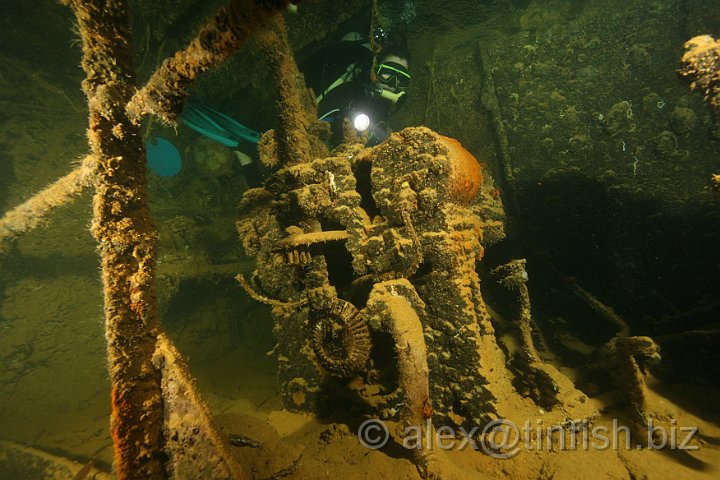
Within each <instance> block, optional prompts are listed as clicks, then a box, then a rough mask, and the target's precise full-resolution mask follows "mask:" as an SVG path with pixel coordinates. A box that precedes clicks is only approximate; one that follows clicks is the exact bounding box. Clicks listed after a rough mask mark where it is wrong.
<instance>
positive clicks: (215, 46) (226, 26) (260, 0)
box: [127, 0, 289, 124]
mask: <svg viewBox="0 0 720 480" xmlns="http://www.w3.org/2000/svg"><path fill="white" fill-rule="evenodd" d="M288 3H289V0H231V1H230V3H228V4H227V5H226V6H225V7H224V8H222V9H221V10H220V11H219V12H218V13H217V14H216V15H215V17H214V18H213V19H212V20H210V21H209V22H208V23H207V24H206V25H205V26H204V27H203V28H202V30H200V33H198V35H197V36H196V37H195V38H194V39H193V40H192V42H190V45H188V47H187V48H186V49H184V50H180V51H178V52H176V53H175V55H174V56H173V57H170V58H168V59H167V60H165V61H164V62H163V64H162V66H160V68H158V69H157V70H156V71H155V73H154V74H153V75H152V76H151V77H150V80H148V82H147V84H146V85H145V86H144V87H143V88H142V89H141V90H139V91H138V92H137V93H136V94H135V95H134V96H133V98H132V100H131V101H130V103H129V104H128V106H127V108H128V112H129V114H130V117H131V118H132V119H133V120H134V121H135V122H138V123H139V122H140V120H141V119H142V117H143V116H145V115H147V114H152V115H156V116H157V117H159V118H160V119H162V120H163V121H164V122H166V123H170V124H172V123H175V118H176V117H177V115H178V114H180V112H181V110H182V106H183V103H184V102H185V97H186V96H187V91H188V88H189V87H190V85H191V84H192V83H193V82H194V81H195V79H196V78H197V77H198V75H200V74H201V73H203V72H206V71H208V70H210V69H211V68H212V67H214V66H215V65H217V64H218V63H220V62H223V61H225V60H227V59H228V58H229V57H230V56H231V55H232V54H234V53H235V52H236V51H238V50H239V49H240V47H241V46H242V45H243V44H244V43H245V42H246V41H247V39H248V38H250V36H251V35H252V34H253V33H254V32H255V31H256V30H258V28H259V27H261V26H262V25H263V24H264V22H265V21H266V20H267V19H268V18H270V17H272V16H273V14H275V13H277V12H278V11H280V10H281V9H283V8H285V7H286V6H287V4H288Z"/></svg>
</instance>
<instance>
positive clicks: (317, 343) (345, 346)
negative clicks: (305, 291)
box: [310, 298, 370, 378]
mask: <svg viewBox="0 0 720 480" xmlns="http://www.w3.org/2000/svg"><path fill="white" fill-rule="evenodd" d="M310 325H311V328H312V335H311V343H312V347H313V350H314V351H315V355H316V356H317V359H318V361H319V362H320V365H322V367H323V368H324V369H325V370H327V371H328V372H330V374H331V375H333V376H334V377H338V378H348V377H351V376H353V375H355V374H357V373H359V372H361V371H363V370H364V369H365V365H366V364H367V361H368V358H369V357H370V330H369V329H368V325H367V322H365V319H364V318H363V316H362V315H360V312H359V311H358V309H357V308H355V306H354V305H353V304H351V303H350V302H346V301H345V300H341V299H339V298H335V299H332V300H331V301H330V303H329V304H328V305H327V306H325V308H323V309H321V310H315V311H313V312H312V313H311V322H310Z"/></svg>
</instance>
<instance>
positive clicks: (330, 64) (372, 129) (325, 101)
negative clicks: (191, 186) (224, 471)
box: [148, 29, 410, 187]
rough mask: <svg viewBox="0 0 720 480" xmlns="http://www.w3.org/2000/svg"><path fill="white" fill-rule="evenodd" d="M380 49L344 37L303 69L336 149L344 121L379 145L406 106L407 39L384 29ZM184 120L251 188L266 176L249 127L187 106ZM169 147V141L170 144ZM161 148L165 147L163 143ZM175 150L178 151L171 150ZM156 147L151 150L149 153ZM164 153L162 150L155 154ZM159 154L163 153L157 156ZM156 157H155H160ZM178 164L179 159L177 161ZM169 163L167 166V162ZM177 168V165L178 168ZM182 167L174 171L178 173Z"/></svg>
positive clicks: (379, 37)
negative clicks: (228, 157) (233, 163)
mask: <svg viewBox="0 0 720 480" xmlns="http://www.w3.org/2000/svg"><path fill="white" fill-rule="evenodd" d="M374 42H375V44H376V45H380V46H381V49H380V52H379V54H378V55H377V56H376V57H375V56H374V55H373V52H372V45H371V43H370V42H369V41H368V40H367V39H366V38H363V37H362V36H361V35H360V34H358V33H356V32H353V33H349V34H347V35H345V36H344V37H343V38H342V40H341V41H340V42H339V45H337V46H334V47H332V48H330V49H329V50H328V51H326V53H325V54H324V55H318V56H315V57H314V58H313V59H311V60H314V61H315V63H317V62H318V61H320V62H321V64H320V65H315V66H312V65H303V67H304V68H302V69H301V70H302V71H304V72H306V73H305V78H306V82H307V84H308V86H309V87H311V88H313V91H314V92H316V94H317V92H320V94H319V95H317V97H316V102H317V105H318V115H319V116H320V117H319V120H323V121H326V122H328V123H330V124H331V126H332V132H333V134H332V138H331V144H332V146H336V145H338V144H340V143H341V142H342V139H343V126H344V122H345V121H346V120H348V121H350V122H351V125H353V126H354V128H355V129H356V130H357V131H358V132H367V135H368V136H367V144H368V145H370V146H372V145H377V144H379V143H381V142H382V141H384V140H385V139H386V138H387V136H388V131H389V128H388V124H387V121H388V117H389V116H390V115H391V114H392V113H394V112H395V111H396V110H397V109H398V108H399V107H400V106H401V105H402V103H403V102H404V100H405V96H406V94H407V88H408V86H409V84H410V72H409V70H408V67H409V57H410V55H409V52H408V50H407V48H406V47H405V42H404V38H402V37H398V38H396V39H390V38H389V37H388V35H386V34H385V33H384V32H383V31H382V30H381V29H378V30H377V31H376V33H375V36H374ZM180 120H181V121H182V122H183V124H184V125H186V126H187V127H189V128H191V129H193V130H195V131H196V132H198V133H200V134H202V135H204V136H206V137H208V138H210V139H212V140H214V141H216V142H218V143H221V144H223V145H225V146H227V147H229V148H231V149H232V150H233V152H234V153H235V156H236V157H237V159H238V160H239V163H240V166H241V170H242V172H243V175H244V176H245V179H246V180H247V182H248V185H250V186H251V187H257V186H259V185H260V184H261V183H262V181H263V180H264V177H265V176H266V174H267V172H265V171H264V169H263V167H262V166H260V165H259V162H258V160H257V153H256V151H257V143H258V142H259V141H260V136H261V134H260V132H257V131H255V130H252V129H251V128H248V127H246V126H245V125H243V124H241V123H240V122H238V121H237V120H234V119H233V118H231V117H229V116H227V115H225V114H224V113H222V112H219V111H217V110H214V109H212V108H210V107H207V106H202V105H197V104H193V103H189V102H188V103H186V105H185V108H184V110H183V112H182V114H181V115H180ZM160 140H162V139H160ZM166 143H167V142H166ZM161 147H167V146H166V145H164V144H162V145H161ZM155 148H156V147H155V145H153V144H151V143H148V160H149V163H150V166H151V168H153V169H154V170H155V171H158V169H157V168H155V167H153V164H155V165H161V164H160V163H159V162H157V161H155V162H153V155H152V152H153V151H155V150H154V149H155ZM173 148H174V147H173ZM151 149H152V150H151ZM157 151H158V152H160V150H157ZM158 155H159V153H158ZM156 156H157V155H156ZM177 161H178V162H179V157H178V160H177ZM165 164H167V162H165ZM174 165H175V164H174ZM176 170H177V171H179V167H178V168H176V169H173V172H174V173H172V174H175V173H177V171H176Z"/></svg>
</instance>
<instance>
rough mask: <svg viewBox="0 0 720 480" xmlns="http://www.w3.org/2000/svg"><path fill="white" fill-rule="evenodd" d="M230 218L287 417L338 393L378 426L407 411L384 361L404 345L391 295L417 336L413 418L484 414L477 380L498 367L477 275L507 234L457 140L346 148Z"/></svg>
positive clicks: (484, 395) (483, 387)
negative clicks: (266, 331)
mask: <svg viewBox="0 0 720 480" xmlns="http://www.w3.org/2000/svg"><path fill="white" fill-rule="evenodd" d="M240 212H241V214H240V219H239V221H238V230H239V233H240V236H241V238H242V242H243V246H244V249H245V251H246V253H247V254H249V255H251V256H254V257H255V258H256V260H257V268H256V270H255V272H254V273H253V276H252V278H251V279H249V281H247V282H246V281H245V280H244V279H241V281H242V282H243V283H244V284H245V286H246V288H247V289H248V291H249V292H250V293H251V294H252V295H253V296H254V297H255V298H257V299H259V300H262V301H265V302H267V303H271V304H272V305H273V316H274V321H275V325H274V333H275V335H276V338H277V346H276V348H275V350H274V353H275V355H276V357H277V361H278V366H279V367H278V368H279V378H280V381H281V383H282V388H283V399H284V402H285V405H286V406H287V407H288V408H291V409H299V410H310V411H318V410H322V409H323V408H324V407H325V406H328V402H330V401H332V399H333V398H336V395H337V392H338V390H343V391H344V392H345V395H348V392H350V393H351V394H352V395H353V398H355V399H357V403H358V404H365V405H366V406H369V407H370V408H371V409H373V411H374V413H376V414H378V415H381V416H384V417H392V416H394V415H396V414H397V413H398V405H402V404H403V403H405V404H406V405H407V403H408V402H407V399H405V398H404V392H403V391H402V390H403V389H402V388H399V384H400V383H401V382H399V381H398V372H397V366H396V365H395V363H396V361H395V360H394V359H395V358H397V356H398V354H397V353H398V349H402V348H410V346H411V345H412V343H411V342H408V343H407V344H403V343H402V340H400V341H398V337H397V336H395V337H393V336H391V335H390V334H389V333H388V332H389V331H390V330H391V329H390V328H389V325H388V321H389V320H388V318H389V317H388V315H386V314H387V311H386V310H388V308H389V300H388V299H390V300H392V298H393V297H394V296H397V297H401V298H402V299H404V301H405V304H406V305H407V306H408V307H409V308H411V309H412V310H413V311H414V313H415V314H416V315H417V317H418V318H419V320H420V321H419V322H417V324H416V328H417V329H422V332H421V337H418V338H421V340H420V341H421V342H424V344H425V349H426V352H427V353H426V360H427V367H428V368H427V369H426V370H429V391H428V398H425V399H414V402H415V404H418V402H419V405H422V406H423V415H425V416H428V415H429V414H433V413H434V415H435V416H436V418H437V417H438V416H439V417H440V418H441V419H446V420H450V421H451V422H452V423H455V424H461V423H465V422H471V423H474V424H481V423H484V422H486V421H487V420H488V419H489V418H494V416H495V415H496V412H495V411H494V400H495V397H494V395H493V392H492V386H491V385H490V384H491V383H492V379H490V378H487V376H488V375H487V374H486V372H487V371H491V370H492V365H496V366H498V367H500V368H498V370H500V369H501V368H502V365H503V364H502V363H498V362H502V353H501V352H500V351H499V349H498V347H497V344H496V342H495V338H494V330H493V327H492V325H491V323H490V317H489V315H488V313H487V310H486V307H485V303H484V301H483V298H482V295H481V290H480V279H479V277H478V275H477V273H476V271H475V266H476V262H478V261H480V260H481V259H482V258H483V253H484V248H485V247H487V246H489V245H491V244H493V243H495V242H497V241H499V240H500V239H502V238H503V237H504V230H503V219H504V211H503V207H502V204H501V201H500V199H499V197H498V195H497V189H496V188H495V187H494V185H493V183H492V180H491V178H490V177H489V174H488V172H487V171H486V170H484V168H483V167H482V166H481V165H480V164H479V163H478V162H477V160H476V159H475V158H474V157H473V156H472V155H470V154H469V153H468V152H467V151H466V150H465V149H464V148H463V147H462V146H460V144H459V143H458V142H457V141H455V140H453V139H449V138H447V137H443V136H441V135H438V134H436V133H434V132H432V131H431V130H429V129H427V128H424V127H418V128H408V129H405V130H403V131H401V132H399V133H394V134H392V135H391V136H390V138H389V139H388V140H386V141H385V142H384V143H382V144H381V145H378V146H377V147H373V148H366V147H364V146H363V145H362V144H344V145H341V146H340V147H338V148H337V149H336V150H335V152H334V156H330V157H328V158H318V159H315V160H313V161H312V162H310V163H309V164H307V163H300V164H295V165H290V166H286V167H283V168H281V169H280V170H278V171H277V172H276V173H275V174H274V175H273V176H272V177H271V178H270V179H269V180H268V181H266V183H265V185H264V187H263V188H258V189H253V190H249V191H248V192H246V194H245V196H244V198H243V200H242V203H241V206H240ZM408 328H412V327H408ZM406 333H407V332H406ZM414 333H416V334H419V333H420V332H414ZM398 335H400V334H398ZM481 362H484V364H485V365H489V366H488V367H487V368H485V369H483V368H482V367H480V365H481Z"/></svg>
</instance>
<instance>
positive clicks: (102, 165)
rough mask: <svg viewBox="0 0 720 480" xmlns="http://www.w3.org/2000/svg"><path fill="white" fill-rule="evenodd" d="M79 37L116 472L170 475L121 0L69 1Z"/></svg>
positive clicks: (150, 228) (140, 151) (150, 251)
mask: <svg viewBox="0 0 720 480" xmlns="http://www.w3.org/2000/svg"><path fill="white" fill-rule="evenodd" d="M65 3H66V4H67V5H69V6H70V7H72V9H73V11H74V13H75V17H76V19H77V24H78V29H79V32H80V35H81V37H82V42H83V60H82V67H83V69H84V70H85V73H86V75H87V78H86V80H85V81H84V82H83V90H84V91H85V94H86V95H87V99H88V107H89V128H88V142H89V144H90V148H91V150H92V155H93V156H94V158H95V160H96V169H95V170H96V176H95V196H94V198H93V221H92V227H91V231H92V233H93V235H94V237H95V239H96V240H97V242H98V251H99V253H100V261H101V266H102V279H103V294H104V305H105V337H106V339H107V355H108V366H109V373H110V381H111V387H112V414H111V420H110V421H111V435H112V438H113V442H114V449H115V451H114V453H115V461H114V463H115V470H116V474H117V476H118V478H119V479H135V478H148V479H156V478H157V479H162V478H166V473H165V469H164V466H163V462H164V457H163V450H162V448H163V430H162V429H163V409H162V398H161V388H160V380H161V379H160V373H159V371H158V370H157V369H156V368H154V367H153V365H152V362H151V360H152V354H153V352H154V351H155V342H156V336H157V327H158V318H157V312H156V309H155V303H156V302H155V298H156V292H155V258H156V240H157V231H156V228H155V225H154V223H153V221H152V219H151V218H150V212H149V208H148V196H147V191H146V166H145V155H144V148H143V144H142V140H141V139H142V136H141V135H140V127H139V126H137V125H135V124H133V122H132V121H131V120H130V118H129V117H128V115H127V113H126V110H125V105H127V103H128V101H129V100H130V98H131V96H132V94H133V92H134V88H133V79H134V71H133V64H132V52H131V50H130V30H129V27H128V11H127V2H126V0H107V1H105V2H96V1H90V0H65Z"/></svg>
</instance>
